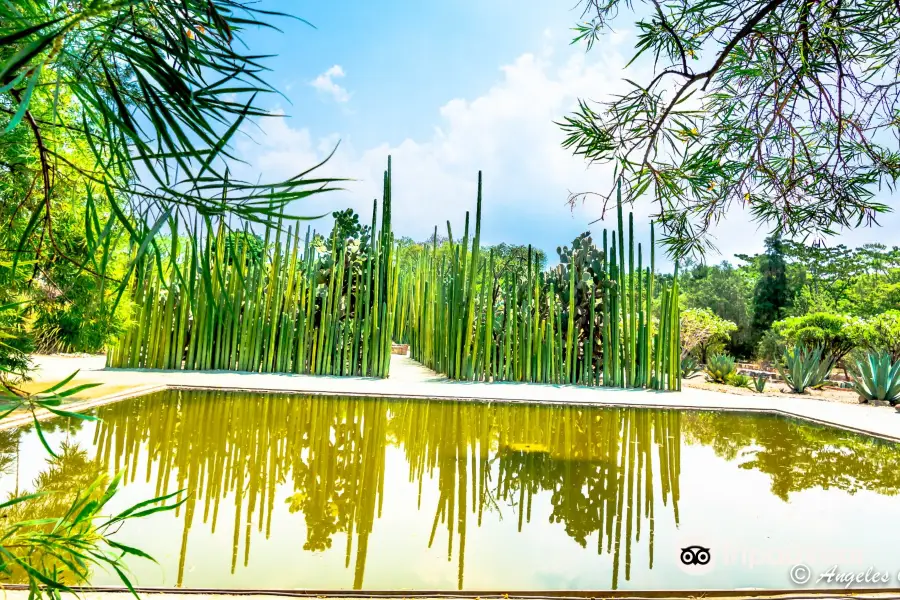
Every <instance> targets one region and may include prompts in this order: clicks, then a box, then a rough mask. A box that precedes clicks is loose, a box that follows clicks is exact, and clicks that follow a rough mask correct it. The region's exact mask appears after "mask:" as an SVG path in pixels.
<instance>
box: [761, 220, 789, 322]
mask: <svg viewBox="0 0 900 600" xmlns="http://www.w3.org/2000/svg"><path fill="white" fill-rule="evenodd" d="M789 301H790V297H789V292H788V283H787V266H786V264H785V261H784V246H783V245H782V242H781V236H780V235H778V234H777V233H776V234H775V235H771V236H769V237H768V238H766V253H765V254H764V255H763V256H762V259H761V261H760V265H759V279H757V280H756V289H755V290H754V292H753V325H752V328H753V334H754V339H759V337H760V336H761V335H762V333H763V332H764V331H766V330H767V329H768V328H769V327H770V326H771V325H772V323H773V322H774V321H776V320H778V319H780V318H781V317H782V316H784V310H785V308H786V307H787V306H788V304H789Z"/></svg>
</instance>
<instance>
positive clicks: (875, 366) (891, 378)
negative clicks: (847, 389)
mask: <svg viewBox="0 0 900 600" xmlns="http://www.w3.org/2000/svg"><path fill="white" fill-rule="evenodd" d="M856 372H857V373H858V376H857V377H856V380H855V381H854V382H853V384H854V385H853V387H854V388H855V389H856V391H857V392H859V395H860V396H862V397H863V398H865V399H866V400H885V401H887V402H890V403H891V405H894V404H896V403H897V401H898V400H900V360H897V361H894V360H892V359H891V355H890V354H888V353H887V352H881V353H877V354H876V353H874V352H873V353H870V354H869V355H868V356H866V360H862V361H859V362H858V363H856Z"/></svg>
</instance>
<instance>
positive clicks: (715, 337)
mask: <svg viewBox="0 0 900 600" xmlns="http://www.w3.org/2000/svg"><path fill="white" fill-rule="evenodd" d="M737 328H738V327H737V325H736V324H734V323H732V322H731V321H727V320H725V319H722V318H720V317H718V316H717V315H716V314H715V313H714V312H713V311H711V310H709V309H708V308H689V309H687V310H685V311H682V313H681V354H682V356H685V355H687V354H688V353H690V352H693V351H695V350H696V351H697V353H698V354H699V355H700V360H701V361H702V360H704V359H705V358H706V356H707V354H709V353H710V351H711V350H713V349H714V348H716V347H718V348H722V347H724V342H725V341H726V340H728V335H729V334H730V333H731V332H733V331H737Z"/></svg>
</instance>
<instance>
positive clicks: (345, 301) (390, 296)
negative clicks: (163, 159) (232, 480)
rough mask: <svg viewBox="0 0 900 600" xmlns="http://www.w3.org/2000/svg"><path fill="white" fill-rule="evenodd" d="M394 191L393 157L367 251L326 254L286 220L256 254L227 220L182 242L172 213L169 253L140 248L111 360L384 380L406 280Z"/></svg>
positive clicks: (348, 245) (339, 242) (338, 248)
mask: <svg viewBox="0 0 900 600" xmlns="http://www.w3.org/2000/svg"><path fill="white" fill-rule="evenodd" d="M390 189H391V174H390V159H388V170H387V171H386V172H385V174H384V199H383V202H382V205H381V208H382V216H381V223H382V225H381V230H380V232H379V233H378V234H377V235H376V225H377V202H376V203H375V205H374V206H373V212H372V225H371V230H370V231H371V239H370V240H368V243H367V244H365V247H364V248H363V246H362V244H361V240H349V241H348V240H345V239H342V238H341V237H340V236H337V235H335V236H332V238H331V240H330V247H329V248H327V249H326V250H325V252H321V251H320V250H317V248H316V244H315V243H314V237H315V236H311V232H310V230H309V229H308V228H307V230H306V233H305V236H301V233H300V231H299V228H296V229H295V228H294V226H293V225H287V228H286V229H285V227H284V225H285V222H284V221H285V220H284V219H283V218H281V217H279V218H277V219H274V218H273V219H269V220H268V221H267V222H266V226H265V230H264V232H263V240H264V241H263V244H262V249H261V250H260V251H259V252H254V251H253V250H252V249H251V248H250V244H247V243H245V244H234V243H232V244H229V243H228V236H229V229H228V227H227V226H226V223H225V221H224V219H220V220H219V221H218V222H217V223H213V221H212V220H211V219H208V218H207V219H205V220H204V225H203V226H202V227H197V226H196V224H195V226H194V228H193V233H192V234H191V235H190V236H187V237H185V238H180V237H179V236H178V230H179V222H178V221H177V220H176V219H174V218H173V219H172V220H171V221H170V223H169V229H170V231H171V233H172V235H171V247H170V248H169V252H168V255H167V257H166V258H164V259H160V258H159V257H158V256H157V255H154V254H146V253H145V254H143V255H140V254H139V253H137V251H136V250H135V259H136V261H137V265H138V267H137V275H136V277H135V281H134V285H133V287H132V289H131V293H132V296H133V300H134V303H135V306H136V313H135V314H134V316H133V322H132V325H131V326H130V328H129V329H128V330H127V332H126V334H125V335H124V336H123V337H122V338H121V339H120V340H119V342H118V344H117V345H116V346H115V347H114V348H113V349H112V350H111V351H110V352H109V353H108V354H107V366H109V367H119V368H150V369H176V370H177V369H184V370H205V369H223V370H238V371H252V372H264V373H265V372H279V373H312V374H327V375H362V376H374V377H386V376H387V374H388V370H389V368H390V356H391V332H392V331H393V327H394V324H393V321H394V315H395V311H394V310H393V307H394V306H395V304H396V297H397V286H398V276H399V270H398V265H397V260H396V258H395V256H394V252H393V247H394V242H393V236H392V234H391V226H390V222H391V221H390V219H391V195H390ZM249 233H250V232H249V230H248V229H245V231H244V234H245V235H244V239H248V238H249V237H250V236H249ZM325 253H327V257H325V258H327V259H328V261H327V264H328V265H330V266H329V268H327V269H325V270H324V271H323V269H321V268H320V267H321V266H322V265H321V261H320V260H319V259H320V258H322V255H323V254H325Z"/></svg>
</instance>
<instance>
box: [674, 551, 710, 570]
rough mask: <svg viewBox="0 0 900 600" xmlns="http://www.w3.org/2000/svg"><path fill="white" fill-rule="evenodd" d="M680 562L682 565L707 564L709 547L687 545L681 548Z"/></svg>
mask: <svg viewBox="0 0 900 600" xmlns="http://www.w3.org/2000/svg"><path fill="white" fill-rule="evenodd" d="M680 558H681V564H683V565H688V566H691V565H700V566H704V565H708V564H709V559H710V553H709V548H704V547H703V546H687V547H685V548H682V549H681V557H680Z"/></svg>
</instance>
